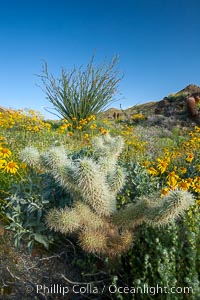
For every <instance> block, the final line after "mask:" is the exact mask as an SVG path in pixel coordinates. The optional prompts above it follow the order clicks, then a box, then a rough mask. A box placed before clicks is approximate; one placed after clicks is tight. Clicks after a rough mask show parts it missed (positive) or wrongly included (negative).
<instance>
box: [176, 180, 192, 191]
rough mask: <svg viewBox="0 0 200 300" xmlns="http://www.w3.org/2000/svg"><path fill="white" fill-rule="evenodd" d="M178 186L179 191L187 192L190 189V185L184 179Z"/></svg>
mask: <svg viewBox="0 0 200 300" xmlns="http://www.w3.org/2000/svg"><path fill="white" fill-rule="evenodd" d="M178 186H179V187H180V189H181V190H184V191H187V190H188V189H189V187H190V183H189V182H188V181H186V180H184V179H182V180H181V181H180V182H179V183H178Z"/></svg>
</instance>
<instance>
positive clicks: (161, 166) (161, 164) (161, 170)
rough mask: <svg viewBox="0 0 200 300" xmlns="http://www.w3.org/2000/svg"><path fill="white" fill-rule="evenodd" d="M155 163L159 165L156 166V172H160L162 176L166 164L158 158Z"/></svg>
mask: <svg viewBox="0 0 200 300" xmlns="http://www.w3.org/2000/svg"><path fill="white" fill-rule="evenodd" d="M157 161H158V163H159V164H158V165H157V168H158V170H160V173H161V174H163V173H164V172H165V171H166V169H167V166H168V163H167V162H166V161H164V160H162V159H160V158H158V159H157Z"/></svg>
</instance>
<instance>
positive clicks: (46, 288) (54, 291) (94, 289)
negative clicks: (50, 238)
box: [27, 284, 193, 296]
mask: <svg viewBox="0 0 200 300" xmlns="http://www.w3.org/2000/svg"><path fill="white" fill-rule="evenodd" d="M32 291H33V289H32ZM32 291H31V290H30V289H28V288H27V292H29V293H30V292H32ZM36 293H37V294H39V293H43V294H45V295H46V294H47V295H48V294H50V295H63V296H64V295H66V294H69V293H74V294H104V293H110V294H149V295H151V296H154V295H158V294H192V293H193V288H192V287H177V286H176V287H175V286H173V287H166V286H162V287H161V286H159V285H158V284H157V285H156V286H147V285H145V284H144V285H143V286H137V287H134V286H131V287H128V286H125V287H120V286H117V285H114V284H113V285H103V286H101V287H99V286H95V285H92V284H87V285H79V284H75V285H72V286H67V285H66V286H65V285H61V284H51V285H45V284H43V285H42V284H41V285H37V286H36Z"/></svg>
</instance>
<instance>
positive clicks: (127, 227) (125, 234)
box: [22, 135, 194, 256]
mask: <svg viewBox="0 0 200 300" xmlns="http://www.w3.org/2000/svg"><path fill="white" fill-rule="evenodd" d="M93 146H94V157H93V158H88V157H84V158H82V159H76V160H72V159H71V158H70V156H69V155H67V152H66V150H65V148H64V146H59V147H55V146H54V147H52V148H51V149H50V150H49V151H48V152H46V153H42V154H39V152H38V151H37V150H36V149H33V148H26V149H25V150H23V153H22V154H23V155H22V158H23V160H24V161H25V162H26V163H27V164H30V165H35V166H37V167H41V166H42V168H43V170H46V172H50V173H51V175H52V176H54V178H55V180H57V181H59V183H60V184H61V185H62V186H63V187H64V188H65V189H66V190H67V191H68V192H69V193H70V194H71V195H72V197H73V206H72V207H65V208H62V209H59V208H54V209H52V210H51V211H50V212H49V213H48V215H47V225H48V226H49V228H50V229H53V230H55V231H58V232H61V233H64V234H73V233H76V234H77V236H78V241H79V243H80V245H81V247H82V248H83V249H84V250H85V251H86V252H90V253H101V254H106V255H110V256H114V255H117V254H120V253H122V252H125V251H127V250H128V249H129V248H130V247H131V245H132V241H133V230H135V228H136V227H137V226H139V225H140V224H142V223H146V224H148V225H151V226H163V225H165V224H168V223H169V222H170V221H172V220H174V219H175V218H177V217H178V216H179V215H181V214H182V213H183V212H184V211H185V210H186V209H187V208H188V207H189V206H190V205H192V204H193V202H194V198H193V196H192V195H191V194H190V193H188V192H186V191H179V190H175V191H172V192H171V193H170V194H169V195H168V196H165V197H163V198H160V197H159V196H157V195H150V196H149V197H141V198H139V199H138V200H137V202H136V203H134V204H130V205H128V206H127V207H125V208H123V209H120V210H117V205H116V195H117V193H118V192H119V191H120V190H121V189H122V187H123V186H124V183H125V171H124V170H123V169H122V168H121V167H120V166H119V164H118V158H119V155H120V153H121V152H122V150H123V147H124V141H123V138H122V137H115V138H111V137H110V135H105V136H101V137H96V138H95V139H94V140H93Z"/></svg>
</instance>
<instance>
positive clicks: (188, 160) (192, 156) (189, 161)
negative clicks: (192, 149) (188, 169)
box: [185, 153, 194, 163]
mask: <svg viewBox="0 0 200 300" xmlns="http://www.w3.org/2000/svg"><path fill="white" fill-rule="evenodd" d="M193 159H194V154H193V153H188V154H187V157H186V159H185V160H186V162H188V163H191V162H192V161H193Z"/></svg>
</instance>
